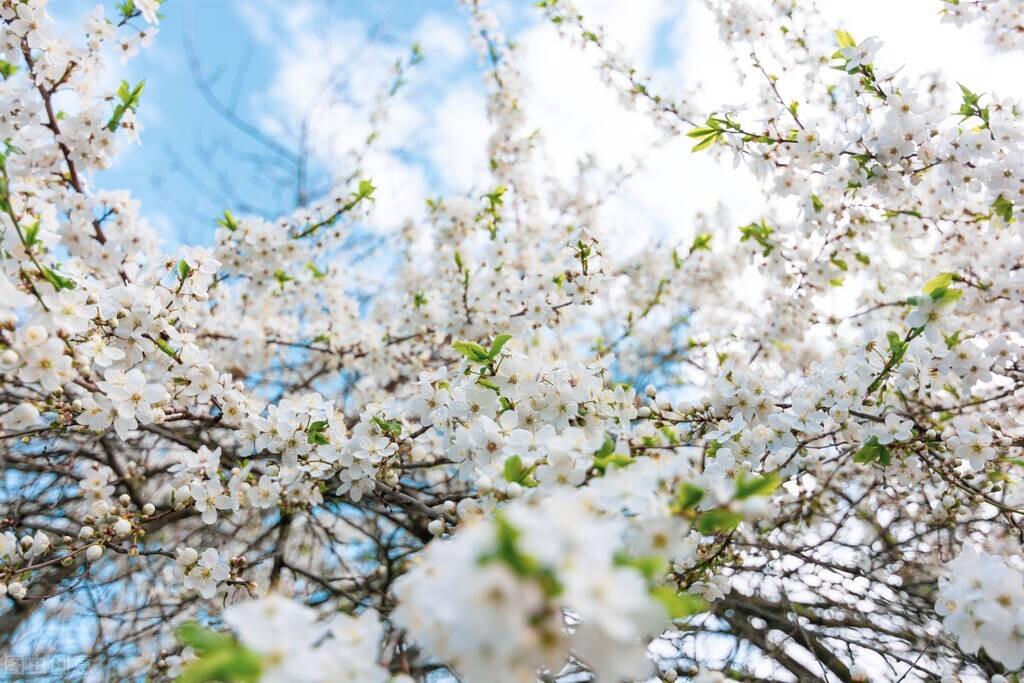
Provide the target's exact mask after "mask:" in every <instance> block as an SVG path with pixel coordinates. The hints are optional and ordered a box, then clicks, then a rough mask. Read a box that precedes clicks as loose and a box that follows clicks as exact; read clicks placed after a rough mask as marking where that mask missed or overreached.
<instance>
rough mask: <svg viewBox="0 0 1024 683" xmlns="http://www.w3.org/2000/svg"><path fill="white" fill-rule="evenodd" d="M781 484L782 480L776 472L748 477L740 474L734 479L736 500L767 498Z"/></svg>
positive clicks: (742, 473)
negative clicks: (754, 497) (757, 497)
mask: <svg viewBox="0 0 1024 683" xmlns="http://www.w3.org/2000/svg"><path fill="white" fill-rule="evenodd" d="M781 484H782V478H781V477H779V474H778V472H772V473H771V474H765V475H763V476H756V475H755V476H753V477H751V476H749V475H747V474H746V473H744V472H742V471H741V472H740V474H739V476H738V477H737V478H736V495H735V498H736V500H746V499H747V498H752V497H753V496H767V495H768V494H770V493H771V492H772V491H774V490H775V489H777V488H779V486H780V485H781Z"/></svg>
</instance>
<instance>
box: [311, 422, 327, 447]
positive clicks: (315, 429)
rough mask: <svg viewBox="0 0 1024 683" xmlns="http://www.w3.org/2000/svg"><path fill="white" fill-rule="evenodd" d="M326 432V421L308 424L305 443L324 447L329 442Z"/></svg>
mask: <svg viewBox="0 0 1024 683" xmlns="http://www.w3.org/2000/svg"><path fill="white" fill-rule="evenodd" d="M326 431H327V421H326V420H316V421H315V422H310V423H309V426H308V427H306V443H311V444H314V445H317V446H326V445H327V444H329V443H330V442H331V439H330V437H328V435H327V434H326V433H325V432H326Z"/></svg>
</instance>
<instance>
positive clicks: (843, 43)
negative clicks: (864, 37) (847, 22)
mask: <svg viewBox="0 0 1024 683" xmlns="http://www.w3.org/2000/svg"><path fill="white" fill-rule="evenodd" d="M835 37H836V43H838V44H839V47H841V48H843V47H857V41H856V40H854V38H853V36H851V35H850V34H849V33H848V32H846V31H844V30H843V29H841V28H837V29H836V30H835Z"/></svg>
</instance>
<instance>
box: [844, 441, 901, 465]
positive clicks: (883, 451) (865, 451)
mask: <svg viewBox="0 0 1024 683" xmlns="http://www.w3.org/2000/svg"><path fill="white" fill-rule="evenodd" d="M853 461H854V462H855V463H858V464H861V465H867V464H869V463H872V462H876V461H877V462H879V463H881V464H882V465H889V464H891V463H892V455H891V454H890V453H889V449H888V448H887V447H886V446H884V445H882V444H880V443H878V437H877V436H873V437H871V438H870V439H868V440H867V441H865V442H864V445H863V446H861V447H860V449H859V450H858V451H857V452H856V453H854V454H853Z"/></svg>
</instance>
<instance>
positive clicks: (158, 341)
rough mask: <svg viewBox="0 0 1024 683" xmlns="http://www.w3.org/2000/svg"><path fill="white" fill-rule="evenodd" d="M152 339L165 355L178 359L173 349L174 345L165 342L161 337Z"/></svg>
mask: <svg viewBox="0 0 1024 683" xmlns="http://www.w3.org/2000/svg"><path fill="white" fill-rule="evenodd" d="M153 341H154V342H156V345H157V348H159V349H160V350H161V351H163V352H164V354H165V355H167V356H170V357H171V358H173V359H174V360H178V352H177V351H175V350H174V347H172V346H171V345H170V344H169V343H168V342H167V340H166V339H161V338H159V337H157V338H156V339H154V340H153Z"/></svg>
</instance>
